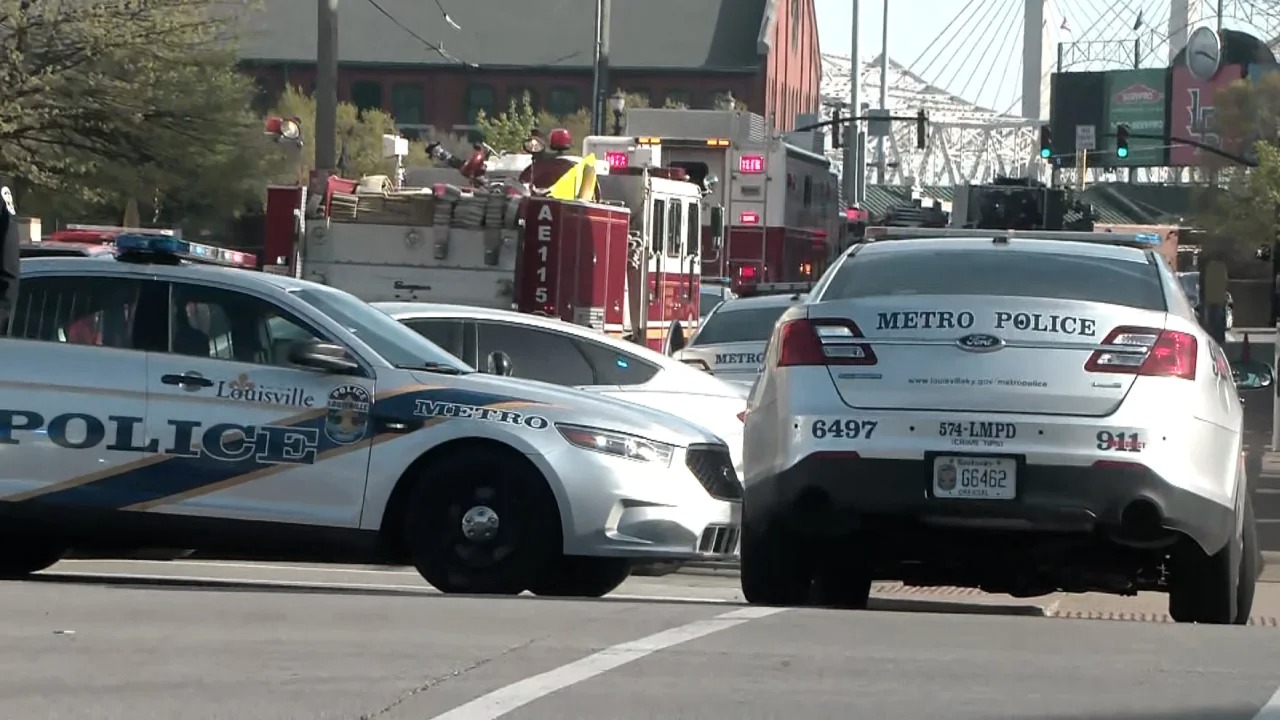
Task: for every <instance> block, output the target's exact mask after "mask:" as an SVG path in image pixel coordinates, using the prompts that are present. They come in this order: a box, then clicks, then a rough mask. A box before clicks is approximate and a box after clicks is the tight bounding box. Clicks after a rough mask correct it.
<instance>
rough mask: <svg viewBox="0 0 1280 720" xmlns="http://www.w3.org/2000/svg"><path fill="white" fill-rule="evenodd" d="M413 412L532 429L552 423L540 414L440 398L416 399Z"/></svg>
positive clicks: (421, 415) (538, 428) (425, 415)
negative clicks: (454, 401) (445, 400)
mask: <svg viewBox="0 0 1280 720" xmlns="http://www.w3.org/2000/svg"><path fill="white" fill-rule="evenodd" d="M413 414H414V415H417V416H419V417H443V418H458V419H460V420H484V421H487V422H499V423H504V424H506V425H523V426H524V427H527V428H529V429H530V430H545V429H546V428H547V427H549V426H550V425H551V423H550V422H549V421H548V420H547V419H546V418H544V417H541V416H538V415H525V414H524V413H518V412H515V411H513V410H496V409H494V408H489V407H485V406H483V405H462V404H460V403H451V402H440V401H438V400H416V401H414V409H413Z"/></svg>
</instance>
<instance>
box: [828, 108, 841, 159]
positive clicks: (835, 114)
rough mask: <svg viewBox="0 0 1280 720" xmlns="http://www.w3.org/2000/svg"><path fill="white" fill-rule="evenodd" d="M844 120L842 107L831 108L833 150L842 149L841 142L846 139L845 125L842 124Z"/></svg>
mask: <svg viewBox="0 0 1280 720" xmlns="http://www.w3.org/2000/svg"><path fill="white" fill-rule="evenodd" d="M842 119H843V118H842V117H841V115H840V106H839V105H837V106H835V107H833V108H831V148H832V149H833V150H835V149H837V148H839V147H840V141H841V140H842V139H843V138H844V123H842V122H840V121H841V120H842Z"/></svg>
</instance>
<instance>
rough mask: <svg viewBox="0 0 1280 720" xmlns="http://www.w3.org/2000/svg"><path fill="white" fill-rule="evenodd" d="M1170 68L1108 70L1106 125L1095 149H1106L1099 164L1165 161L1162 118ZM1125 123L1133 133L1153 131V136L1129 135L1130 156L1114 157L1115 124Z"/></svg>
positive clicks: (1156, 162) (1163, 162) (1152, 163)
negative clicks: (1139, 136) (1104, 135)
mask: <svg viewBox="0 0 1280 720" xmlns="http://www.w3.org/2000/svg"><path fill="white" fill-rule="evenodd" d="M1168 87H1169V70H1168V69H1166V68H1152V69H1143V70H1117V71H1113V72H1109V73H1107V82H1106V92H1107V110H1106V113H1107V125H1106V128H1107V129H1106V134H1107V136H1106V137H1105V138H1099V139H1098V140H1099V142H1098V150H1100V151H1103V152H1105V153H1106V155H1105V157H1102V158H1099V159H1098V164H1100V165H1107V166H1126V167H1144V166H1145V167H1153V166H1157V165H1164V164H1165V163H1166V160H1167V155H1166V153H1165V145H1166V144H1167V143H1165V141H1164V140H1163V138H1164V136H1165V119H1166V116H1167V113H1166V112H1165V109H1166V108H1167V107H1168V102H1167V97H1166V95H1167V92H1168ZM1120 125H1128V126H1129V132H1131V133H1134V134H1136V135H1155V136H1156V138H1152V139H1149V138H1138V137H1131V138H1130V139H1129V156H1128V157H1124V158H1122V157H1117V156H1116V153H1115V147H1116V139H1115V133H1116V128H1117V127H1118V126H1120Z"/></svg>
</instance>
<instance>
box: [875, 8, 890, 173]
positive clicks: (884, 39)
mask: <svg viewBox="0 0 1280 720" xmlns="http://www.w3.org/2000/svg"><path fill="white" fill-rule="evenodd" d="M888 108H889V0H884V23H883V25H882V26H881V30H880V109H881V110H887V109H888ZM888 175H889V168H888V166H887V165H886V164H885V157H884V136H883V135H881V136H880V137H879V138H876V182H878V183H880V184H881V185H883V184H884V182H885V180H886V178H887V177H888Z"/></svg>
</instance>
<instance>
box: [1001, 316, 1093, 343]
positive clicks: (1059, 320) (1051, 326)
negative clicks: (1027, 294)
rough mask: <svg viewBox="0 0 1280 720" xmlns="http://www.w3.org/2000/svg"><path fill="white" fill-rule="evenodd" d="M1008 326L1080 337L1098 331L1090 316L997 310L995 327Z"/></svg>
mask: <svg viewBox="0 0 1280 720" xmlns="http://www.w3.org/2000/svg"><path fill="white" fill-rule="evenodd" d="M1010 326H1012V327H1013V328H1014V329H1015V330H1023V331H1026V332H1039V333H1054V334H1057V335H1079V336H1082V337H1092V336H1094V335H1096V334H1097V332H1098V324H1097V322H1096V321H1095V320H1093V319H1091V318H1083V317H1074V316H1071V315H1054V314H1052V313H1048V314H1046V313H1025V312H1020V313H1014V312H1005V311H1000V312H997V313H996V329H997V330H1004V329H1006V328H1008V327H1010Z"/></svg>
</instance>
